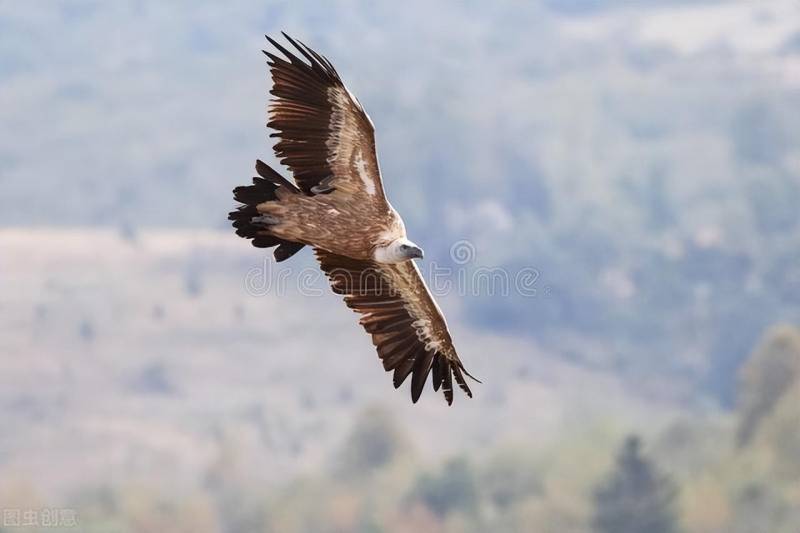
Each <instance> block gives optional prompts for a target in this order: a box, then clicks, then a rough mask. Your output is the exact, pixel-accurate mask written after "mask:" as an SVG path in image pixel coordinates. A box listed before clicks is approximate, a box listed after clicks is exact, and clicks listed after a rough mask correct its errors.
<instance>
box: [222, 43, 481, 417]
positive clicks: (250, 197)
mask: <svg viewBox="0 0 800 533" xmlns="http://www.w3.org/2000/svg"><path fill="white" fill-rule="evenodd" d="M283 36H284V37H285V38H286V39H287V40H288V42H289V43H290V44H291V46H292V47H293V48H294V51H289V50H287V49H286V48H285V47H284V46H282V45H281V44H279V43H278V42H276V41H275V40H273V39H272V38H270V37H269V36H267V40H269V42H270V43H271V44H272V46H274V47H275V50H274V51H264V53H265V54H266V55H267V57H268V58H269V59H268V62H267V64H268V65H269V67H270V72H271V74H272V82H273V87H272V90H271V91H270V93H271V94H272V96H273V97H274V98H273V99H272V100H271V102H270V106H269V109H268V114H269V121H268V123H267V127H268V128H271V129H272V130H274V133H272V134H270V137H276V138H277V139H278V142H277V143H276V144H275V146H274V150H275V155H276V156H277V158H278V159H279V160H280V162H281V164H283V165H285V166H286V167H287V168H288V169H289V170H290V171H291V173H292V175H293V177H294V183H292V182H291V181H289V180H287V179H286V178H284V177H283V176H281V175H280V174H279V173H278V172H276V171H275V170H273V169H272V168H270V167H269V166H268V165H266V164H265V163H263V162H262V161H257V162H256V172H257V173H258V175H259V177H255V178H253V184H252V185H248V186H242V187H236V188H235V189H234V190H233V195H234V199H235V200H236V201H238V202H239V203H240V204H242V205H240V206H239V207H238V208H237V209H236V210H235V211H232V212H231V213H230V215H229V217H228V218H229V219H230V220H232V221H233V227H234V228H236V234H237V235H239V236H241V237H244V238H246V239H252V241H251V242H252V243H253V246H256V247H259V248H269V247H275V251H274V256H275V259H276V260H277V261H284V260H285V259H288V258H289V257H291V256H292V255H294V254H296V253H297V252H298V250H300V249H301V248H303V246H306V245H308V246H310V247H312V248H313V250H314V254H315V255H316V258H317V260H318V261H319V264H320V267H321V268H322V270H323V271H324V272H325V274H326V275H327V276H328V278H329V280H330V284H331V287H332V289H333V291H334V292H335V293H337V294H341V295H342V296H343V297H344V301H345V303H346V304H347V306H348V307H350V308H351V309H353V310H354V311H355V312H357V313H359V314H360V315H361V319H360V321H359V323H360V324H361V325H362V326H363V327H364V329H365V330H366V331H367V333H369V334H370V335H371V336H372V342H373V344H374V345H375V346H376V348H377V351H378V356H379V357H380V359H381V360H382V361H383V367H384V369H386V370H387V371H390V370H391V371H394V386H395V388H398V387H400V385H401V384H402V383H403V382H404V381H405V380H406V378H407V377H408V376H409V375H411V399H412V401H413V402H416V401H417V400H418V399H419V397H420V394H421V393H422V389H423V388H424V386H425V382H426V381H427V379H428V375H432V378H431V379H432V385H433V389H434V390H439V388H441V389H442V391H443V392H444V397H445V399H446V400H447V403H448V404H452V402H453V380H454V379H455V382H456V383H457V384H458V386H459V387H460V388H461V389H462V390H463V391H464V392H465V393H466V394H467V396H469V397H472V392H471V391H470V389H469V386H468V385H467V382H466V379H465V376H469V377H470V378H471V377H472V376H470V375H469V373H468V372H467V371H466V370H465V369H464V366H463V365H462V363H461V360H459V358H458V355H457V354H456V350H455V348H454V347H453V341H452V339H451V338H450V333H449V332H448V330H447V324H446V322H445V320H444V316H443V315H442V311H441V309H439V306H438V305H437V304H436V302H435V301H434V299H433V296H432V295H431V293H430V291H429V290H428V288H427V287H426V285H425V281H424V280H423V279H422V276H421V275H420V272H419V269H418V268H417V265H416V264H415V263H414V261H413V259H415V258H420V259H421V258H422V250H421V249H420V247H419V246H417V245H416V244H414V243H413V242H411V241H410V240H409V239H408V238H407V236H406V229H405V225H404V224H403V220H402V219H401V218H400V215H399V214H398V213H397V211H395V209H394V208H393V207H392V205H391V204H390V203H389V201H388V199H387V198H386V192H385V191H384V188H383V182H382V181H381V173H380V169H379V168H378V157H377V155H376V153H375V128H374V126H373V124H372V120H370V118H369V116H367V113H366V112H365V111H364V108H363V107H361V104H360V103H359V101H358V100H357V99H356V97H355V96H353V94H352V93H351V92H350V91H349V90H348V89H347V87H345V85H344V83H343V82H342V80H341V78H340V77H339V74H338V73H337V72H336V70H335V69H334V68H333V65H331V63H330V61H328V60H327V59H326V58H325V57H323V56H322V55H320V54H318V53H317V52H315V51H314V50H312V49H311V48H309V47H308V46H306V45H305V44H303V43H301V42H300V41H298V40H295V39H292V38H291V37H289V36H288V35H286V34H285V33H284V34H283ZM472 379H474V378H472ZM476 381H477V380H476Z"/></svg>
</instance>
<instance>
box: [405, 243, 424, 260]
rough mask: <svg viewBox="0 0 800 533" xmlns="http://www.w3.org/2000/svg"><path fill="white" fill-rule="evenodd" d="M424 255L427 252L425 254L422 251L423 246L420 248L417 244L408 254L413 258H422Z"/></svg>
mask: <svg viewBox="0 0 800 533" xmlns="http://www.w3.org/2000/svg"><path fill="white" fill-rule="evenodd" d="M424 255H425V254H424V253H422V248H419V247H417V246H415V247H413V248H411V249H410V250H409V251H408V256H409V257H410V258H411V259H422V257H423V256H424Z"/></svg>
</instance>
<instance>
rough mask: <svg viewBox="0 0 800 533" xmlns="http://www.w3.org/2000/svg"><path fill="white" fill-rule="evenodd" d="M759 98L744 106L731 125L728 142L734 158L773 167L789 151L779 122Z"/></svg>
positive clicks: (779, 118) (768, 106)
mask: <svg viewBox="0 0 800 533" xmlns="http://www.w3.org/2000/svg"><path fill="white" fill-rule="evenodd" d="M768 102H769V100H768V99H767V98H766V97H765V98H759V99H756V100H754V101H751V102H748V103H746V104H744V105H743V106H742V107H741V108H740V109H739V111H738V112H737V113H736V115H735V117H734V119H733V123H732V124H731V139H732V141H733V146H734V149H735V150H736V155H737V156H738V157H739V158H740V159H742V160H744V161H747V162H750V163H758V164H776V163H778V162H779V161H780V159H781V158H782V157H783V155H784V154H785V153H786V151H787V150H788V148H789V140H788V139H787V135H786V130H785V127H784V124H783V122H782V118H781V116H780V114H779V112H777V111H776V110H775V109H773V107H772V106H771V105H770V104H769V103H768Z"/></svg>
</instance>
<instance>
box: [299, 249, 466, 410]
mask: <svg viewBox="0 0 800 533" xmlns="http://www.w3.org/2000/svg"><path fill="white" fill-rule="evenodd" d="M315 253H316V255H317V259H318V260H319V262H320V265H321V267H322V270H323V271H324V272H325V274H327V276H328V278H329V279H330V282H331V288H332V289H333V291H334V292H335V293H337V294H341V295H343V296H344V300H345V303H346V304H347V306H348V307H350V308H351V309H353V310H354V311H356V312H357V313H360V314H361V315H362V317H361V320H360V321H359V323H360V324H361V325H362V326H364V329H365V330H366V331H367V333H369V334H370V335H372V343H373V344H374V345H375V346H376V348H377V350H378V357H380V359H381V360H382V362H383V368H384V369H385V370H386V371H387V372H388V371H394V378H393V381H394V386H395V388H397V387H399V386H400V385H401V384H402V383H403V382H404V381H405V380H406V378H407V377H408V376H409V375H411V399H412V401H413V402H416V401H417V400H418V399H419V397H420V395H421V394H422V389H423V388H424V386H425V382H426V381H427V378H428V375H430V374H431V370H433V378H432V385H433V388H434V390H439V388H440V387H441V388H442V390H443V393H444V397H445V399H446V400H447V403H448V404H452V403H453V377H455V379H456V383H458V385H459V386H460V387H461V389H462V390H463V391H464V392H465V393H466V394H467V396H469V397H472V391H470V389H469V386H468V385H467V383H466V380H465V379H464V375H465V374H466V375H467V376H469V374H468V373H467V372H466V370H464V366H463V365H462V363H461V361H460V360H459V358H458V355H456V351H455V348H454V347H453V341H452V339H451V338H450V333H449V332H448V331H447V324H446V323H445V321H444V317H443V316H442V313H441V310H440V309H439V307H438V306H437V305H436V302H435V301H434V300H433V297H432V296H431V294H430V292H429V291H428V288H427V287H426V286H425V282H424V281H423V279H422V276H421V275H420V273H419V270H418V269H417V266H416V264H414V263H413V262H412V261H406V262H403V263H399V264H396V265H386V264H379V263H375V262H372V261H361V260H357V259H352V258H349V257H344V256H341V255H335V254H331V253H329V252H326V251H323V250H320V249H315ZM470 377H471V376H470Z"/></svg>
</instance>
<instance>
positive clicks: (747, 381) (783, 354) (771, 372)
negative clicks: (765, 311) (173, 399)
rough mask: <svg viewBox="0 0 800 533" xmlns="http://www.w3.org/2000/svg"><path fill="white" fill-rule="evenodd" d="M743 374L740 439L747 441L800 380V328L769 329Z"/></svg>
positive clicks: (744, 442)
mask: <svg viewBox="0 0 800 533" xmlns="http://www.w3.org/2000/svg"><path fill="white" fill-rule="evenodd" d="M740 376H741V383H740V387H739V428H738V431H737V440H738V443H739V444H740V445H746V444H748V443H749V442H750V441H751V440H752V438H753V437H754V436H755V434H756V432H757V431H758V429H759V427H760V425H761V423H762V421H763V420H764V419H765V417H767V416H768V415H769V414H770V413H771V412H772V410H773V409H774V407H775V406H776V405H777V404H778V402H779V401H780V399H781V397H782V396H783V395H784V394H785V393H786V392H787V391H788V390H789V389H790V387H791V386H792V385H793V384H794V383H798V382H800V331H799V330H798V329H797V328H794V327H792V326H788V325H782V326H776V327H774V328H772V329H771V330H769V331H768V332H767V334H766V335H765V336H764V338H763V340H762V341H761V343H760V344H759V346H758V348H756V350H755V351H754V352H753V354H752V355H751V356H750V358H749V359H748V361H747V363H746V364H745V365H744V366H743V367H742V370H741V374H740Z"/></svg>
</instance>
